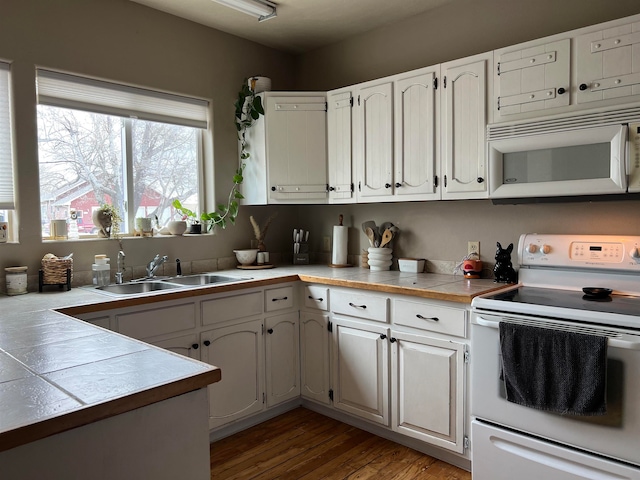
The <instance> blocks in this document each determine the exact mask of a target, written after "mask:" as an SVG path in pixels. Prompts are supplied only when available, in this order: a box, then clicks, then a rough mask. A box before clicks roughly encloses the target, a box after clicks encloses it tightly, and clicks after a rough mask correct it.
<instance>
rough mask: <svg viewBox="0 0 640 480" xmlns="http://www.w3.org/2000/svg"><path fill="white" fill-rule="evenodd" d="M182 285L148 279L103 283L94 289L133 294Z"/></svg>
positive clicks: (115, 293) (114, 293)
mask: <svg viewBox="0 0 640 480" xmlns="http://www.w3.org/2000/svg"><path fill="white" fill-rule="evenodd" d="M181 287H182V285H177V284H173V283H168V282H164V281H149V282H135V283H121V284H113V285H105V286H103V287H97V288H96V290H100V291H102V292H105V293H111V294H113V295H134V294H138V293H149V292H156V291H159V290H171V289H175V288H181Z"/></svg>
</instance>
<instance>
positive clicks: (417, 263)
mask: <svg viewBox="0 0 640 480" xmlns="http://www.w3.org/2000/svg"><path fill="white" fill-rule="evenodd" d="M425 263H426V260H425V259H424V258H399V259H398V268H400V271H401V272H408V273H421V272H424V264H425Z"/></svg>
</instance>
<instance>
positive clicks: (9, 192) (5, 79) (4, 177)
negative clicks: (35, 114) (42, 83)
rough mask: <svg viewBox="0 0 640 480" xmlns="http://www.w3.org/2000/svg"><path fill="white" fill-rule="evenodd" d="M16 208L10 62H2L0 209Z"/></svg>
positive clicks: (0, 70) (0, 81)
mask: <svg viewBox="0 0 640 480" xmlns="http://www.w3.org/2000/svg"><path fill="white" fill-rule="evenodd" d="M14 208H15V201H14V196H13V154H12V142H11V102H10V95H9V64H8V63H4V62H0V210H12V209H14Z"/></svg>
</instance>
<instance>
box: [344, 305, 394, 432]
mask: <svg viewBox="0 0 640 480" xmlns="http://www.w3.org/2000/svg"><path fill="white" fill-rule="evenodd" d="M388 334H389V328H388V327H387V326H385V325H373V324H369V323H364V322H357V321H351V320H347V319H343V318H341V317H334V318H333V405H334V407H335V408H337V409H339V410H343V411H345V412H348V413H351V414H353V415H356V416H358V417H362V418H364V419H366V420H370V421H372V422H376V423H379V424H381V425H385V426H388V425H389V341H388V339H387V338H388Z"/></svg>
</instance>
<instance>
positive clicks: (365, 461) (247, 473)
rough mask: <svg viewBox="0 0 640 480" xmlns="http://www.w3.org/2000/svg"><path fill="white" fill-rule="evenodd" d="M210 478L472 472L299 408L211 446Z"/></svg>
mask: <svg viewBox="0 0 640 480" xmlns="http://www.w3.org/2000/svg"><path fill="white" fill-rule="evenodd" d="M211 478H212V479H216V480H223V479H256V480H273V479H282V480H285V479H288V480H294V479H295V480H297V479H305V480H319V479H331V480H342V479H350V480H352V479H359V480H362V479H375V480H387V479H396V480H401V479H402V480H410V479H424V480H470V479H471V474H470V473H469V472H466V471H464V470H461V469H459V468H456V467H454V466H452V465H449V464H447V463H444V462H442V461H440V460H436V459H435V458H433V457H430V456H428V455H424V454H422V453H419V452H417V451H415V450H412V449H410V448H408V447H404V446H402V445H398V444H397V443H394V442H391V441H389V440H385V439H384V438H380V437H377V436H375V435H372V434H370V433H367V432H365V431H363V430H360V429H358V428H355V427H352V426H350V425H347V424H345V423H341V422H338V421H337V420H333V419H331V418H328V417H325V416H323V415H320V414H318V413H315V412H312V411H311V410H307V409H305V408H297V409H295V410H292V411H290V412H288V413H285V414H284V415H280V416H279V417H276V418H274V419H271V420H268V421H266V422H264V423H262V424H260V425H256V426H255V427H253V428H250V429H248V430H245V431H243V432H240V433H237V434H236V435H233V436H231V437H228V438H225V439H222V440H220V441H218V442H215V443H213V444H211Z"/></svg>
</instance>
